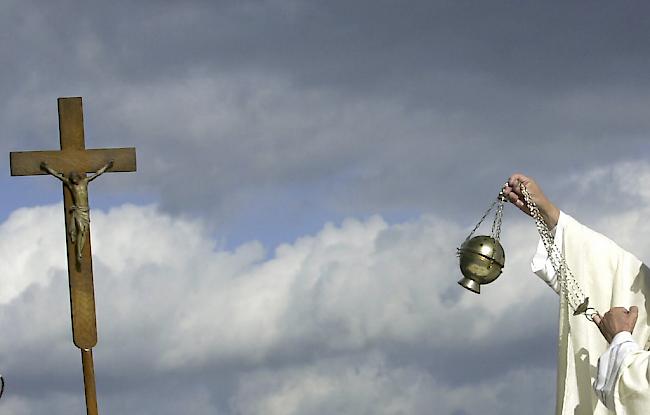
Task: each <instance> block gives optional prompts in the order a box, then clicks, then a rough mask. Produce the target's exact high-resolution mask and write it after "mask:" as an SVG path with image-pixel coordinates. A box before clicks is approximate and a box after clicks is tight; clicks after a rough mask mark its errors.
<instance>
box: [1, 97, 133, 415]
mask: <svg viewBox="0 0 650 415" xmlns="http://www.w3.org/2000/svg"><path fill="white" fill-rule="evenodd" d="M58 106H59V137H60V142H61V150H60V151H25V152H12V153H11V154H10V163H11V175H12V176H31V175H41V174H51V175H53V176H55V177H56V178H58V179H59V180H61V181H62V182H63V203H64V213H65V229H66V245H67V252H68V278H69V282H70V310H71V315H72V339H73V342H74V344H75V346H77V347H78V348H79V349H81V362H82V366H83V376H84V389H85V394H86V410H87V414H88V415H97V414H98V410H97V394H96V390H95V371H94V367H93V354H92V348H93V347H94V346H95V345H96V344H97V320H96V317H95V293H94V287H93V268H92V253H91V249H90V216H89V214H90V213H89V206H88V183H89V182H90V181H91V180H93V179H95V178H96V177H98V176H99V175H101V174H102V173H104V172H127V171H135V169H136V163H135V148H110V149H88V150H87V149H86V145H85V140H84V128H83V109H82V104H81V97H75V98H59V99H58ZM86 173H92V175H91V176H86Z"/></svg>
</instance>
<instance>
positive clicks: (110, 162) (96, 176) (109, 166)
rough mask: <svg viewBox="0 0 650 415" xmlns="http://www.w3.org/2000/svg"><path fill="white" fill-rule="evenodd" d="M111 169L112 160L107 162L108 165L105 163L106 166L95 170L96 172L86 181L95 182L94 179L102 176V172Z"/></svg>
mask: <svg viewBox="0 0 650 415" xmlns="http://www.w3.org/2000/svg"><path fill="white" fill-rule="evenodd" d="M111 167H113V160H111V161H109V162H108V163H106V164H105V165H104V167H102V168H101V169H99V170H97V171H96V172H95V173H94V174H93V175H92V176H90V177H89V178H88V181H89V182H90V181H93V180H95V179H96V178H98V177H99V176H101V175H102V174H104V172H105V171H106V170H108V169H110V168H111Z"/></svg>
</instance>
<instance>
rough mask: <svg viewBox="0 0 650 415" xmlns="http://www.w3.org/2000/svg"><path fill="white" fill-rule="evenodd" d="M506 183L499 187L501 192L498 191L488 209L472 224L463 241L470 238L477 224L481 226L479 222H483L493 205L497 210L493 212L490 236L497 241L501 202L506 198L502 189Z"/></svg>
mask: <svg viewBox="0 0 650 415" xmlns="http://www.w3.org/2000/svg"><path fill="white" fill-rule="evenodd" d="M507 185H508V184H507V183H506V184H505V185H504V186H503V188H501V192H499V196H498V197H497V199H496V200H495V201H494V202H492V204H491V205H490V207H489V208H488V210H486V211H485V213H484V214H483V216H481V219H479V221H478V223H477V224H476V226H474V229H472V231H471V232H470V233H469V235H467V238H465V241H468V240H470V239H471V238H472V236H473V235H474V232H476V230H477V229H478V228H479V226H481V224H482V223H483V221H484V220H485V218H487V215H489V214H490V212H491V211H492V209H494V207H495V206H496V207H497V211H496V214H495V217H494V222H492V238H494V239H496V240H497V241H498V240H499V238H500V237H501V220H502V218H503V203H504V202H505V200H506V198H505V196H504V194H503V191H504V189H505V188H506V186H507Z"/></svg>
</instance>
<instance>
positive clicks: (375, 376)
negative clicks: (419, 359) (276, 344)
mask: <svg viewBox="0 0 650 415" xmlns="http://www.w3.org/2000/svg"><path fill="white" fill-rule="evenodd" d="M551 372H552V369H551V370H548V369H547V370H540V369H530V370H518V371H514V372H507V373H505V374H502V375H500V376H497V377H496V379H490V381H488V382H476V383H471V384H469V385H462V386H457V387H450V386H449V385H447V384H445V383H444V382H440V381H438V380H436V379H435V377H433V376H432V375H431V374H429V373H427V372H426V371H424V370H422V369H421V368H418V367H417V366H408V367H390V365H388V364H387V363H386V362H385V361H384V360H383V359H381V357H379V356H377V355H376V354H370V356H366V357H360V358H359V357H356V358H354V359H324V360H323V361H320V362H318V364H314V365H308V366H305V367H300V368H292V369H288V370H279V371H269V370H261V371H255V372H252V373H249V374H246V375H244V376H242V377H241V379H240V382H239V383H240V385H239V388H238V392H237V395H235V396H234V397H233V399H232V406H233V412H234V413H238V414H243V415H249V414H269V415H285V414H305V415H310V414H332V413H340V414H431V413H435V414H451V415H470V414H477V413H495V414H501V415H507V414H518V413H521V408H523V407H528V406H530V407H533V406H534V405H537V404H539V403H542V405H545V406H546V405H548V403H549V402H550V401H551V400H552V399H553V389H554V388H553V385H552V384H546V385H544V384H540V382H539V380H540V379H545V378H548V377H550V376H552V373H551ZM253 396H254V397H257V399H251V397H253ZM522 398H523V399H522Z"/></svg>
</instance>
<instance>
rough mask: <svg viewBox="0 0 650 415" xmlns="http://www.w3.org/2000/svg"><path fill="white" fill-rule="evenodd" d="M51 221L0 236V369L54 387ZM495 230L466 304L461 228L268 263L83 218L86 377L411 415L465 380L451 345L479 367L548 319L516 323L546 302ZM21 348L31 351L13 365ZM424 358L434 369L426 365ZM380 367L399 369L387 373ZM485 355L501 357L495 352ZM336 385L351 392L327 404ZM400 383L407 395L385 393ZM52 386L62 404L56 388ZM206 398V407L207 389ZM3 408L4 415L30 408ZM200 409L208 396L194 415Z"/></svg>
mask: <svg viewBox="0 0 650 415" xmlns="http://www.w3.org/2000/svg"><path fill="white" fill-rule="evenodd" d="M62 221H63V218H62V206H61V205H54V206H45V207H38V208H25V209H22V210H20V211H17V212H15V213H14V214H13V215H11V216H10V217H9V218H8V219H7V221H6V222H5V223H4V224H2V225H0V229H2V230H4V232H3V233H2V234H1V235H0V244H2V246H3V247H4V250H3V252H2V258H3V261H4V262H5V263H6V265H5V267H6V268H7V269H12V270H13V273H14V274H15V275H16V277H12V278H10V279H8V280H7V281H8V284H7V287H6V289H7V290H8V292H10V293H11V294H4V297H3V299H4V300H3V303H2V305H1V306H0V324H1V326H2V327H5V329H4V331H5V333H7V334H10V335H7V336H1V337H0V361H1V362H3V365H5V367H6V370H7V371H9V372H10V373H20V376H24V377H26V379H29V378H30V376H38V378H39V379H40V378H44V379H57V378H59V377H61V376H64V377H65V378H66V379H69V382H74V381H75V380H77V377H78V375H79V374H78V371H77V369H78V367H77V366H78V365H79V357H78V352H77V351H76V350H75V349H74V347H73V345H72V344H71V341H70V331H69V330H70V329H69V308H68V300H67V295H68V293H67V276H66V273H65V272H64V268H63V265H62V264H61V259H60V258H63V257H64V251H63V248H62V245H63V232H64V231H63V226H62ZM504 228H505V229H504V240H503V243H504V246H505V247H506V250H507V252H508V253H507V255H508V265H507V268H506V272H505V273H504V276H502V277H500V279H499V280H497V281H496V282H495V283H493V284H492V285H490V286H486V287H484V294H481V295H480V296H476V295H474V294H471V293H469V292H466V291H464V290H462V289H461V288H460V287H458V286H457V285H456V281H457V280H458V278H459V277H460V275H459V272H458V269H457V259H456V257H455V255H454V251H455V247H456V246H457V245H458V244H459V243H460V241H462V239H463V238H464V236H465V233H466V232H467V230H465V229H461V228H459V227H458V226H457V225H454V224H452V223H448V222H446V221H444V220H441V219H439V218H436V217H422V218H420V219H417V220H413V221H411V222H406V223H402V224H394V225H390V224H388V223H386V222H385V221H384V220H383V219H382V218H380V217H378V216H375V217H370V218H368V219H366V220H363V221H360V220H356V219H348V220H345V221H344V222H343V223H341V224H340V225H334V224H327V225H325V226H324V228H323V229H322V230H321V231H320V232H318V233H317V234H315V235H312V236H305V237H303V238H300V239H298V240H296V241H295V242H293V243H290V244H284V245H281V246H279V247H278V248H277V249H276V250H275V251H274V252H273V253H267V252H266V251H265V249H264V248H263V247H262V246H261V244H259V243H257V242H250V243H247V244H243V245H241V246H240V247H238V248H237V249H235V250H232V251H227V250H223V249H220V248H219V246H218V245H217V244H216V243H215V241H214V238H213V237H212V236H211V235H209V233H208V232H207V230H206V229H207V228H205V227H204V226H203V224H202V222H201V221H199V220H188V219H183V218H177V217H173V216H170V215H168V214H164V213H162V212H160V211H159V210H158V209H157V208H156V207H155V206H134V205H123V206H120V207H116V208H113V209H111V210H110V211H108V212H104V211H101V210H95V211H93V215H92V232H93V239H92V246H93V253H94V257H93V265H94V271H95V272H94V274H95V275H94V277H95V289H96V302H97V308H98V311H97V316H98V317H97V319H98V327H99V344H98V346H97V348H96V349H95V356H96V368H97V372H98V376H100V377H101V376H106V377H107V378H108V379H119V380H120V381H119V383H120V384H121V383H124V385H131V386H122V388H130V387H133V385H134V384H138V382H136V381H135V379H139V377H140V376H143V375H142V374H143V373H144V374H149V373H150V374H151V376H153V378H154V379H159V380H160V381H162V380H161V379H165V378H166V377H167V376H171V375H172V374H174V373H176V374H178V373H184V374H187V373H193V372H195V371H196V372H204V371H206V370H207V371H210V368H214V374H213V375H212V376H214V379H213V381H214V382H224V381H225V380H224V379H225V378H224V379H220V378H219V376H220V375H219V374H220V373H222V372H223V371H226V372H228V373H230V375H229V376H231V377H232V381H231V383H230V385H231V388H232V390H233V394H234V395H233V396H235V397H234V398H232V399H235V401H233V402H235V404H236V405H242V406H241V408H240V410H241V411H242V413H261V412H257V411H258V409H259V411H262V409H261V408H266V409H265V411H266V410H267V409H268V411H271V413H273V411H272V410H275V411H276V412H275V413H282V410H281V408H282V406H283V405H284V404H286V405H288V407H295V408H301V407H302V405H307V407H309V408H312V407H313V408H315V409H313V411H318V408H325V407H324V406H322V405H325V404H324V403H323V402H325V401H329V400H330V398H329V397H330V395H332V394H334V395H333V396H337V398H336V399H340V400H341V405H342V407H344V408H349V409H350V411H351V412H349V413H354V410H353V409H354V408H361V407H363V405H365V404H366V403H364V402H365V401H366V400H367V399H369V398H370V397H371V396H373V394H375V395H377V396H384V395H386V396H387V398H386V399H388V401H386V402H385V403H386V405H387V406H386V408H395V410H394V411H393V410H388V412H385V413H400V411H406V412H405V413H409V410H408V408H420V407H424V406H426V405H425V404H427V403H428V402H430V399H429V398H427V396H430V395H431V396H432V394H433V395H436V394H437V393H439V390H438V389H439V388H443V389H444V388H448V389H449V388H452V387H451V386H449V385H447V386H444V385H445V382H446V377H447V376H455V375H454V373H456V372H455V371H456V370H457V369H458V368H462V369H460V370H472V368H471V367H466V366H467V365H466V364H465V363H464V361H463V357H468V356H467V355H463V353H462V352H455V349H461V350H469V351H470V355H471V358H472V359H475V360H476V359H478V360H481V359H482V357H481V356H480V355H481V353H483V352H482V351H481V353H478V349H480V348H482V347H486V348H488V349H489V350H494V348H495V347H496V348H498V347H500V346H498V345H507V344H508V343H511V342H517V341H524V340H525V339H527V338H530V337H531V336H535V335H538V333H537V334H536V333H535V332H536V331H537V330H539V327H540V326H539V324H542V326H544V325H547V326H548V325H549V324H552V320H553V318H552V315H553V313H552V312H551V313H550V315H551V317H549V318H547V319H539V317H536V318H537V321H538V322H540V323H538V324H537V325H536V327H528V326H530V325H529V324H528V321H530V319H531V317H533V316H538V315H539V313H538V311H537V310H533V309H528V306H529V305H531V304H533V305H535V304H537V305H538V306H539V305H540V304H541V306H544V307H546V306H549V307H547V308H550V305H548V304H546V305H545V303H546V302H551V301H553V299H554V298H553V295H551V294H549V290H547V289H545V287H544V286H543V284H541V283H538V282H537V281H535V280H534V277H531V276H529V275H527V274H529V271H528V265H527V261H528V258H529V254H530V252H529V250H527V249H526V250H520V249H518V248H517V247H518V246H521V245H526V244H527V245H529V246H532V245H533V243H534V230H533V229H532V227H530V229H525V230H524V229H522V228H521V226H520V225H517V224H513V225H512V226H510V227H506V226H504ZM531 230H532V232H533V233H531ZM34 241H38V243H33V242H34ZM524 241H527V242H524ZM520 251H521V252H520ZM520 274H526V275H525V276H521V275H520ZM17 276H20V277H21V278H18V277H17ZM25 281H28V282H29V283H26V282H25ZM531 286H532V287H534V289H533V288H531ZM26 310H29V312H27V311H26ZM495 345H496V346H495ZM26 347H27V349H28V350H30V351H32V352H33V354H27V355H26V354H25V349H26ZM501 347H502V346H501ZM402 348H405V350H412V351H413V353H414V354H413V355H412V356H411V355H409V353H410V352H408V351H407V352H403V351H401V349H402ZM373 350H374V351H375V352H374V353H375V355H376V356H377V357H376V359H375V360H373V361H372V362H370V363H367V362H365V360H364V359H365V358H364V357H363V356H364V355H366V354H367V353H370V352H372V351H373ZM472 350H473V352H472ZM438 353H442V354H444V356H446V357H445V358H444V359H445V360H446V361H444V362H443V361H439V360H440V359H438V358H437V357H436V356H437V354H438ZM34 355H37V356H39V359H36V360H42V361H39V362H36V361H35V360H34ZM392 355H396V356H397V357H399V358H398V361H400V362H401V363H393V362H392V360H391V359H392V358H390V357H389V356H392ZM418 356H420V357H418ZM327 359H334V361H336V362H340V361H341V359H343V360H346V361H349V362H354V361H357V360H359V359H360V360H359V365H360V366H363V367H361V369H360V373H361V375H360V376H361V377H360V379H361V380H362V382H361V383H360V384H358V385H356V386H355V385H353V382H354V379H356V377H355V376H356V375H355V376H353V375H352V373H351V372H350V371H349V368H347V367H348V366H347V364H346V365H341V364H334V365H333V366H331V367H329V366H330V365H329V364H328V363H327V362H328V360H327ZM337 359H338V360H337ZM421 359H424V360H426V362H424V361H423V360H421ZM499 359H504V360H506V356H505V355H503V356H501V357H499V356H498V355H497V356H496V360H499ZM384 360H385V361H386V364H385V368H384V369H382V371H383V372H386V375H385V376H386V378H385V379H381V378H379V379H375V375H373V373H374V372H373V370H375V369H373V367H375V366H376V365H377V362H378V361H384ZM274 362H275V363H274ZM364 362H365V363H364ZM421 364H422V365H424V366H423V367H422V368H417V366H419V365H421ZM278 365H279V366H278ZM364 365H366V366H367V365H370V366H369V367H370V368H368V367H366V366H364ZM514 366H516V364H515V365H514ZM327 367H329V368H328V369H327V370H326V371H325V372H322V371H321V369H322V368H327ZM427 367H428V369H427ZM312 368H313V370H314V371H315V372H314V373H312V372H311V371H312ZM337 368H338V369H337ZM250 370H253V372H250ZM276 370H277V371H279V372H278V373H281V374H282V376H283V379H284V380H283V382H285V383H286V385H285V383H283V385H285V386H286V388H288V390H290V392H287V396H286V397H282V396H284V395H283V394H281V393H280V394H276V393H275V392H274V391H271V392H269V393H271V395H273V396H270V395H264V394H262V395H260V396H259V400H258V399H257V397H252V398H250V399H249V400H248V401H247V402H246V403H245V404H244V403H243V401H242V399H243V398H242V396H243V395H242V394H245V393H247V392H246V390H248V389H249V388H254V389H255V388H259V387H262V386H259V385H260V382H261V384H262V385H263V384H264V382H265V381H264V376H270V375H269V373H274V372H275V371H276ZM512 370H516V368H514V367H513V364H512V363H509V364H506V366H505V367H504V368H503V369H502V370H501V371H502V372H505V373H510V372H511V371H512ZM383 372H382V373H383ZM246 373H249V374H251V373H252V374H251V375H250V376H248V375H246V376H248V377H246V376H245V374H246ZM265 373H266V375H264V374H265ZM157 376H158V377H160V378H157ZM224 376H225V375H224ZM242 376H243V377H242ZM339 376H340V377H342V378H343V379H348V380H347V381H343V383H342V384H340V383H337V382H334V383H336V385H334V386H332V387H334V389H332V387H331V386H328V385H329V384H330V383H332V382H333V379H335V378H337V377H339ZM382 376H383V375H382ZM486 376H488V377H489V376H492V375H490V374H488V375H486ZM145 377H147V376H146V375H145ZM305 377H306V378H307V379H309V381H307V382H306V383H305V384H304V385H303V386H301V387H300V388H298V387H297V386H296V387H294V386H292V385H293V384H296V385H297V384H302V383H303V382H302V380H301V379H303V378H305ZM130 378H132V379H133V380H129V379H130ZM470 378H471V376H470ZM100 379H101V378H100ZM238 379H239V380H238ZM26 382H27V381H26ZM132 382H134V383H132ZM345 382H349V383H350V385H349V388H350V390H355V388H358V390H359V394H354V393H344V394H341V392H340V390H341V389H340V388H341V386H342V385H345ZM456 382H458V380H456ZM504 382H505V381H504ZM508 382H509V381H508ZM46 383H47V382H46ZM55 383H56V382H55ZM401 383H405V384H406V385H410V386H408V387H404V388H398V389H396V390H394V391H392V392H391V394H389V393H388V392H387V390H388V389H390V388H393V387H394V386H396V385H397V384H401ZM441 385H443V386H441ZM41 387H42V386H41ZM114 387H116V388H118V389H119V388H120V386H119V385H117V386H114ZM185 387H187V388H188V393H189V391H194V392H196V391H195V390H194V389H193V386H191V385H185ZM197 387H198V385H197ZM283 387H284V386H283ZM303 387H304V389H301V388H303ZM462 387H465V388H469V389H472V388H473V386H471V385H464V386H462ZM56 388H62V389H63V390H64V391H65V392H68V393H69V392H70V391H69V390H67V389H65V386H61V384H59V386H56ZM240 388H242V389H240ZM344 389H348V388H347V387H346V388H344ZM194 392H192V393H190V395H192V396H194V395H195V393H194ZM16 393H18V394H20V392H19V391H16ZM72 393H73V394H74V393H77V391H76V390H74V391H73V392H72ZM100 393H101V390H100ZM205 393H207V395H205V396H211V395H210V392H209V389H208V392H205ZM468 393H469V392H468ZM303 394H304V396H302V395H303ZM447 395H448V394H446V393H444V394H441V395H440V396H441V398H440V399H442V397H443V396H447ZM188 396H189V395H188ZM205 396H204V398H205ZM15 399H17V400H14V401H13V402H14V403H13V405H18V407H19V406H20V405H21V403H20V402H29V400H28V399H27V398H25V397H21V398H20V399H22V400H20V399H18V398H15ZM25 399H27V401H25ZM134 399H135V398H134ZM197 399H198V398H197ZM213 399H216V398H213ZM116 400H117V396H113V395H110V396H109V398H108V399H107V401H108V403H107V405H109V406H110V405H112V406H115V405H118V404H117V403H115V402H117V401H116ZM312 401H313V402H312ZM197 402H198V401H197V400H194V403H195V404H196V403H197ZM309 402H312V403H309ZM319 402H320V403H319ZM458 402H460V400H459V401H458ZM134 405H145V406H146V404H144V403H143V402H139V403H134ZM210 405H211V404H210V399H208V400H207V401H205V402H204V406H203V407H204V408H212V406H210ZM215 405H216V404H215ZM310 405H312V406H310ZM314 405H315V406H314ZM418 405H419V406H418ZM440 405H442V403H440ZM449 405H452V406H453V402H452V401H449ZM167 407H168V408H169V407H170V406H169V405H167ZM216 407H217V406H215V408H216ZM255 408H258V409H255ZM273 408H275V409H273ZM404 408H406V409H404ZM450 408H451V406H450ZM143 410H144V409H143ZM16 411H17V412H16V413H20V412H19V410H18V409H17V410H16ZM198 411H199V412H197V413H212V412H210V411H211V410H208V409H205V410H201V409H199V410H198ZM202 411H203V412H202ZM296 411H298V412H296V413H302V412H301V410H298V409H296ZM418 411H420V410H416V412H415V413H418ZM262 412H264V411H262ZM326 412H327V411H325V412H323V413H326ZM143 413H144V412H143ZM313 413H316V412H313ZM419 413H427V411H425V410H422V411H421V412H419ZM495 413H497V412H495Z"/></svg>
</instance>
